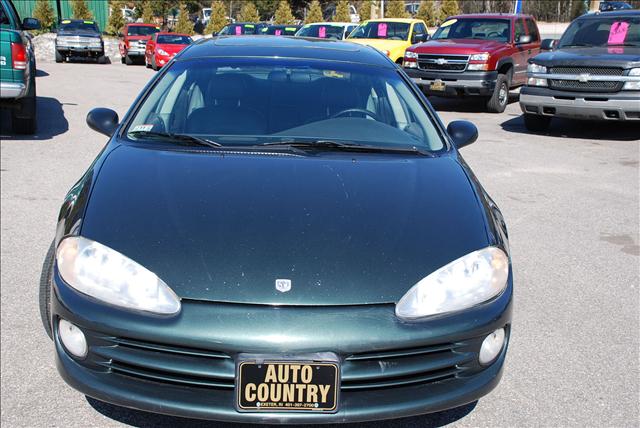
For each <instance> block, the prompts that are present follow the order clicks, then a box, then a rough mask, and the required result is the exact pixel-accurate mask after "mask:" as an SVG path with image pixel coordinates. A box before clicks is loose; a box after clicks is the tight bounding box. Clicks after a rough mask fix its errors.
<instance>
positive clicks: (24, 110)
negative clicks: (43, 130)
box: [11, 70, 36, 134]
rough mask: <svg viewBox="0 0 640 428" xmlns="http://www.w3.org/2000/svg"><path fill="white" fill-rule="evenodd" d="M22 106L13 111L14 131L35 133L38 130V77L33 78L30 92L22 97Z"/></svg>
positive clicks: (17, 132)
mask: <svg viewBox="0 0 640 428" xmlns="http://www.w3.org/2000/svg"><path fill="white" fill-rule="evenodd" d="M34 73H35V70H34ZM19 102H20V106H19V107H18V108H17V109H15V110H12V111H11V121H12V123H13V132H15V133H16V134H33V133H34V132H36V78H35V77H33V78H32V79H31V84H30V85H29V94H28V95H27V96H26V97H24V98H22V99H21V100H20V101H19Z"/></svg>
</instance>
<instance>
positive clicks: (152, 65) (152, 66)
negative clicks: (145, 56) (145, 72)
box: [151, 55, 158, 71]
mask: <svg viewBox="0 0 640 428" xmlns="http://www.w3.org/2000/svg"><path fill="white" fill-rule="evenodd" d="M151 68H153V69H154V70H155V71H158V64H157V63H156V56H155V55H154V56H153V58H151Z"/></svg>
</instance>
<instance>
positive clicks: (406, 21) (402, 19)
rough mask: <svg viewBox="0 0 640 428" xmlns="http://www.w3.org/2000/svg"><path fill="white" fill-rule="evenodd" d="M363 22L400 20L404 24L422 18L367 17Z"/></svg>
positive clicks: (419, 20)
mask: <svg viewBox="0 0 640 428" xmlns="http://www.w3.org/2000/svg"><path fill="white" fill-rule="evenodd" d="M365 22H402V23H405V24H412V23H414V22H422V19H414V18H377V19H367V20H366V21H365Z"/></svg>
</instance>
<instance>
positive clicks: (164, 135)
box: [129, 131, 222, 148]
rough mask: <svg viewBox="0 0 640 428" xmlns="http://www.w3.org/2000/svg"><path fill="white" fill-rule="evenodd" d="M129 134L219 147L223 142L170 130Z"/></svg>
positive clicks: (132, 132)
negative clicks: (175, 132)
mask: <svg viewBox="0 0 640 428" xmlns="http://www.w3.org/2000/svg"><path fill="white" fill-rule="evenodd" d="M129 135H133V136H134V137H142V138H155V139H159V140H165V141H171V142H175V143H191V145H198V146H205V147H213V148H219V147H222V144H220V143H218V142H216V141H213V140H209V139H207V138H202V137H196V136H195V135H187V134H174V133H170V132H154V131H131V132H129Z"/></svg>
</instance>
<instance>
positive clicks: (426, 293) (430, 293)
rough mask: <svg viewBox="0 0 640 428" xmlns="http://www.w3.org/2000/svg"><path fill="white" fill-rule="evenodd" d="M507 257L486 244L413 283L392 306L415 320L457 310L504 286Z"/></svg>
mask: <svg viewBox="0 0 640 428" xmlns="http://www.w3.org/2000/svg"><path fill="white" fill-rule="evenodd" d="M508 276H509V258H508V257H507V255H506V254H505V253H504V252H503V251H502V250H501V249H499V248H496V247H487V248H484V249H482V250H478V251H474V252H473V253H470V254H467V255H466V256H463V257H460V258H459V259H457V260H454V261H453V262H451V263H449V264H448V265H446V266H443V267H441V268H440V269H438V270H437V271H435V272H433V273H432V274H430V275H428V276H427V277H425V278H424V279H422V280H420V282H418V283H417V284H416V285H414V286H413V287H412V288H411V289H410V290H409V291H408V292H407V293H406V294H405V295H404V296H403V297H402V299H400V301H399V302H398V304H397V305H396V315H397V316H398V317H399V318H402V319H416V318H421V317H426V316H429V315H436V314H443V313H446V312H453V311H459V310H462V309H467V308H470V307H472V306H475V305H477V304H479V303H482V302H486V301H487V300H489V299H491V298H493V297H495V296H497V295H498V294H500V293H501V292H502V290H504V288H505V287H506V285H507V278H508Z"/></svg>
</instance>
